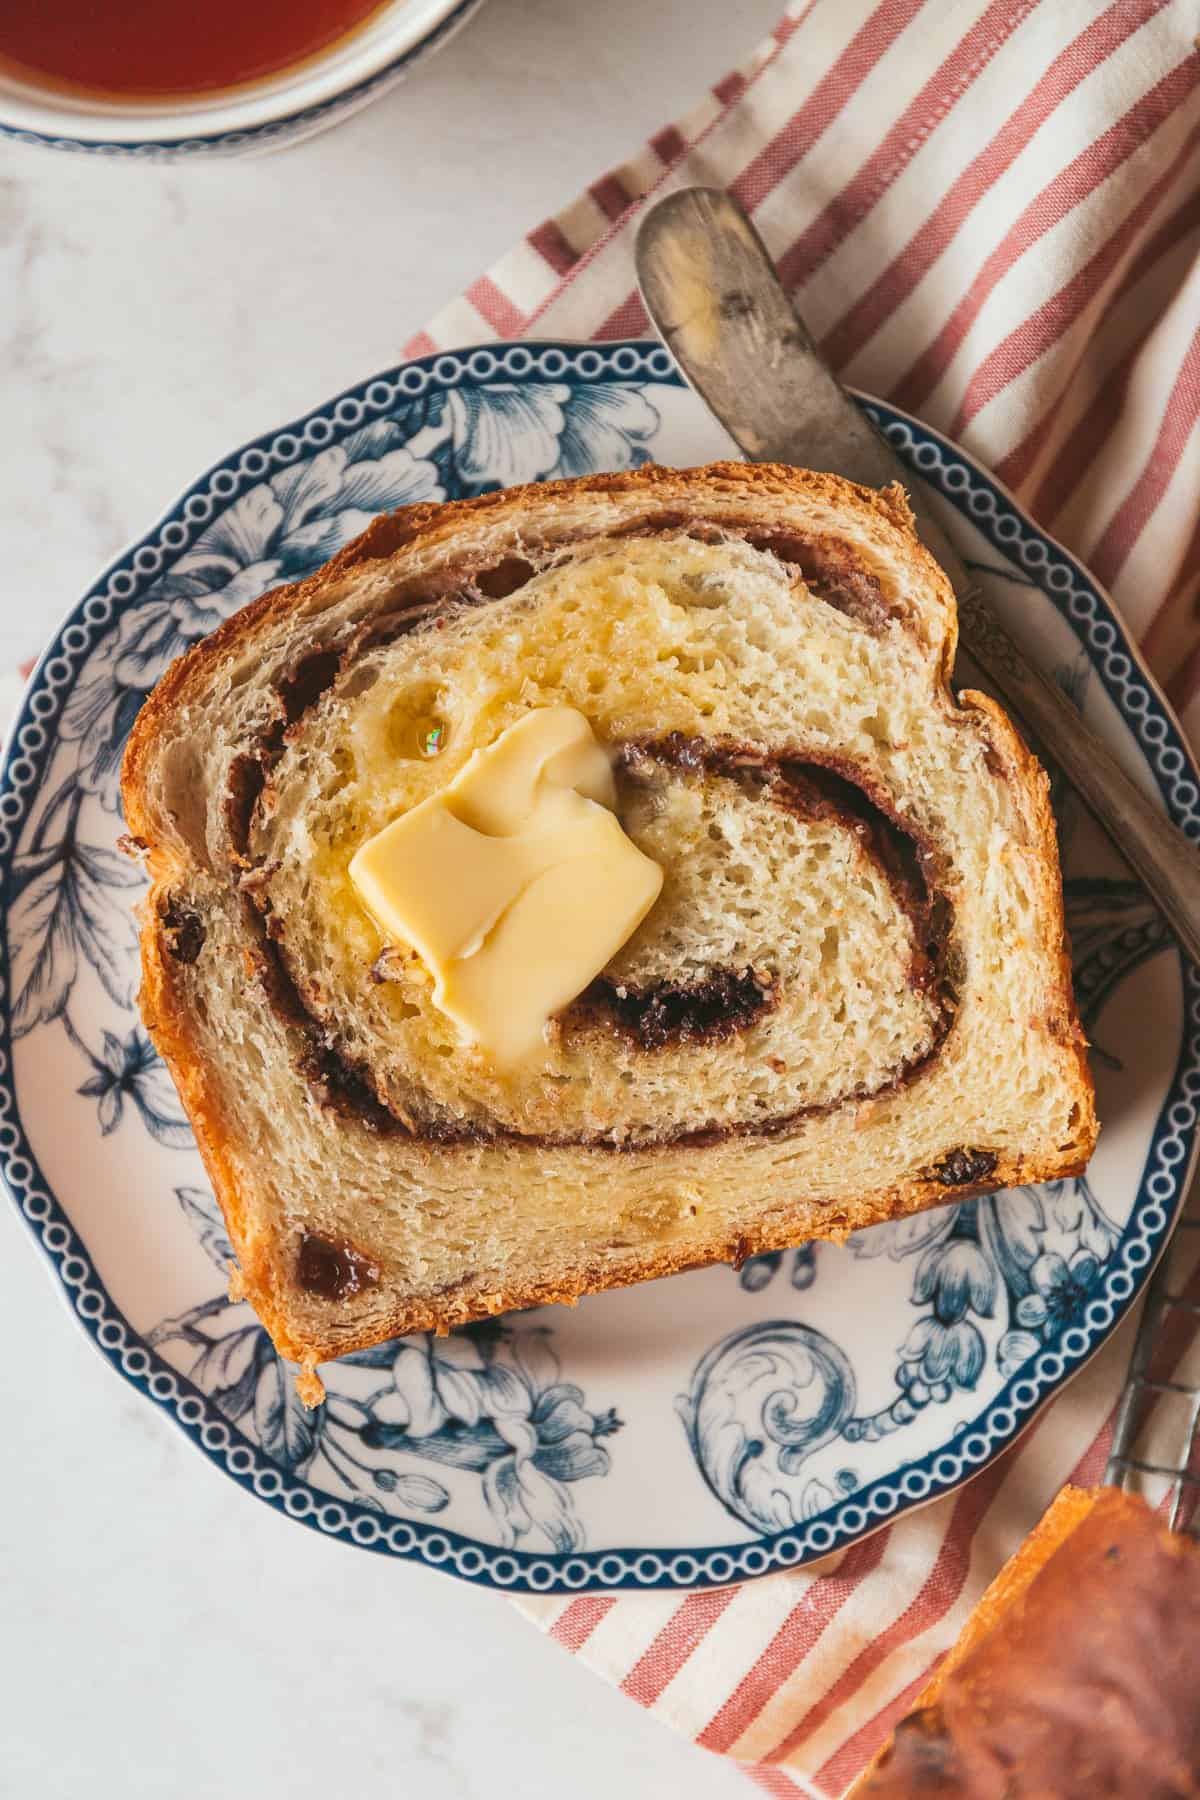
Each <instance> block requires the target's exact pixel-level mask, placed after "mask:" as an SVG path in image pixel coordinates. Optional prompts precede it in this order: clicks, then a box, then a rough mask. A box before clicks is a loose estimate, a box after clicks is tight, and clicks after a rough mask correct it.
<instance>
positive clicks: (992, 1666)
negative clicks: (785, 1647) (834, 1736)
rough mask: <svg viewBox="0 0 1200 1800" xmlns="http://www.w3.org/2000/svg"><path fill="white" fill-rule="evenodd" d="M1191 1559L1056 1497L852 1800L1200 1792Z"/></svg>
mask: <svg viewBox="0 0 1200 1800" xmlns="http://www.w3.org/2000/svg"><path fill="white" fill-rule="evenodd" d="M1198 1616H1200V1548H1197V1545H1196V1544H1195V1542H1194V1541H1193V1540H1192V1539H1191V1538H1188V1537H1183V1536H1178V1535H1176V1534H1175V1533H1173V1532H1170V1531H1168V1530H1167V1528H1166V1526H1165V1525H1164V1524H1163V1522H1162V1521H1161V1520H1160V1519H1158V1518H1156V1517H1155V1514H1154V1513H1153V1511H1152V1510H1151V1508H1150V1507H1149V1506H1148V1505H1147V1504H1146V1502H1145V1501H1144V1500H1142V1499H1140V1498H1138V1496H1136V1495H1134V1494H1124V1493H1121V1492H1120V1491H1119V1490H1118V1489H1116V1488H1095V1489H1092V1490H1091V1491H1084V1490H1082V1489H1080V1488H1070V1487H1068V1488H1064V1489H1063V1491H1062V1493H1061V1494H1059V1496H1058V1498H1057V1499H1056V1500H1055V1502H1054V1504H1053V1506H1051V1508H1050V1510H1049V1512H1048V1513H1047V1514H1046V1516H1045V1518H1044V1519H1043V1520H1042V1521H1041V1523H1040V1524H1039V1525H1038V1526H1037V1527H1036V1529H1035V1530H1034V1531H1033V1532H1032V1533H1031V1534H1030V1536H1029V1537H1028V1538H1027V1539H1026V1541H1025V1543H1024V1544H1022V1546H1021V1548H1020V1550H1018V1552H1017V1553H1016V1555H1015V1556H1014V1557H1013V1558H1012V1559H1011V1560H1010V1561H1009V1562H1008V1563H1006V1564H1005V1566H1004V1568H1003V1569H1002V1570H1001V1571H1000V1574H999V1575H998V1576H997V1577H996V1579H995V1581H994V1582H993V1583H992V1585H991V1587H989V1588H988V1590H987V1592H986V1593H985V1594H984V1596H983V1599H982V1600H981V1601H980V1602H979V1605H978V1606H977V1607H976V1608H975V1611H974V1612H973V1613H972V1614H971V1617H970V1618H969V1619H968V1620H967V1623H966V1625H965V1626H964V1627H963V1630H962V1633H961V1635H960V1637H959V1639H958V1642H957V1643H956V1644H955V1645H954V1647H953V1649H952V1650H951V1651H950V1653H949V1655H948V1656H947V1657H946V1659H945V1661H944V1662H943V1663H942V1664H941V1665H940V1667H939V1668H938V1671H937V1673H936V1675H935V1676H934V1678H933V1680H932V1681H931V1682H930V1683H929V1686H928V1687H927V1688H926V1689H925V1691H924V1692H923V1693H922V1694H921V1695H920V1697H919V1699H918V1700H917V1703H916V1706H915V1708H914V1710H913V1711H912V1712H911V1713H910V1714H909V1715H908V1717H907V1718H906V1719H904V1720H902V1722H901V1723H900V1724H899V1725H898V1726H897V1727H896V1731H895V1733H894V1734H893V1736H892V1737H891V1738H890V1739H889V1740H888V1742H887V1744H885V1746H884V1748H883V1749H882V1751H881V1752H880V1754H879V1756H878V1757H877V1758H876V1759H875V1761H874V1762H873V1763H872V1765H871V1767H870V1768H869V1769H868V1770H867V1772H866V1774H865V1775H864V1776H863V1777H862V1778H861V1780H860V1781H859V1782H858V1783H857V1784H856V1785H855V1787H854V1788H853V1789H852V1790H851V1795H849V1796H847V1800H920V1797H921V1796H923V1795H928V1796H929V1800H935V1796H937V1797H939V1800H1049V1797H1050V1796H1053V1797H1054V1800H1098V1797H1099V1796H1101V1795H1124V1796H1128V1797H1129V1800H1133V1797H1134V1796H1137V1800H1185V1796H1195V1795H1197V1794H1200V1633H1198V1632H1197V1629H1196V1620H1197V1617H1198Z"/></svg>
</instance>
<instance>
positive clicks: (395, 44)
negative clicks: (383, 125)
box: [0, 0, 482, 159]
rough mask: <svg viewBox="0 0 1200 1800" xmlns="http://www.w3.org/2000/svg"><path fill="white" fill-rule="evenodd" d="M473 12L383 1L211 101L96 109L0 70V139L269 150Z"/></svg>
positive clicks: (356, 96) (344, 106) (397, 72)
mask: <svg viewBox="0 0 1200 1800" xmlns="http://www.w3.org/2000/svg"><path fill="white" fill-rule="evenodd" d="M253 4H254V0H247V5H253ZM480 4H482V0H391V4H390V5H384V6H382V7H380V9H379V11H378V12H376V13H374V14H373V15H372V16H371V17H370V18H369V19H368V20H367V21H366V23H365V24H363V25H360V26H359V27H358V28H357V29H356V30H354V31H352V32H351V33H350V34H349V35H348V36H347V37H344V38H342V39H341V40H340V41H339V42H336V43H333V44H331V45H330V46H329V48H328V49H327V50H323V51H320V52H318V54H317V55H316V56H312V57H309V58H308V59H307V60H306V61H305V62H303V63H301V64H299V65H297V66H295V67H293V68H291V69H282V70H280V71H278V72H277V73H276V74H274V75H266V76H263V78H262V79H261V80H259V81H255V82H251V83H248V84H247V85H246V86H244V87H238V88H236V89H230V90H228V91H226V92H224V93H219V94H207V95H205V94H198V95H196V96H194V97H188V96H186V95H173V96H171V97H170V98H169V99H164V100H143V101H137V100H127V99H121V98H117V99H113V100H102V99H99V98H96V97H93V96H91V95H87V94H71V93H68V92H65V91H62V92H60V91H57V90H55V89H53V88H51V87H48V86H47V87H39V86H38V85H37V84H36V83H35V82H33V81H25V80H20V79H18V78H17V77H16V76H13V75H9V74H6V73H5V72H4V71H3V70H2V69H0V137H4V138H9V139H15V140H16V141H18V142H21V143H31V144H41V145H47V146H49V147H50V148H53V149H60V150H80V151H91V152H92V153H93V154H96V155H102V156H130V155H132V156H137V157H140V158H145V157H149V158H166V159H169V158H173V157H184V156H188V157H190V156H197V155H223V156H230V155H236V154H238V153H240V152H247V151H252V150H268V149H273V148H275V147H276V146H277V145H281V144H285V143H292V142H294V141H295V140H296V139H297V138H301V137H309V136H311V134H312V133H313V132H315V131H321V130H323V129H324V128H325V127H326V126H327V125H332V124H333V123H335V121H337V120H338V119H343V118H345V116H346V115H347V113H350V112H353V111H355V110H356V109H357V108H358V107H360V106H365V105H366V103H367V101H369V100H373V99H374V98H375V97H376V96H377V95H379V94H381V93H383V92H384V91H385V89H387V88H390V87H392V86H394V85H395V84H396V82H398V81H400V80H402V79H403V77H404V75H405V74H406V73H407V71H408V70H409V69H410V68H411V67H412V66H413V64H414V63H415V62H417V61H419V60H420V59H421V58H422V57H423V56H426V55H428V54H429V52H430V51H432V50H434V49H436V48H437V47H438V45H440V44H443V43H444V42H445V41H446V39H447V38H448V37H450V36H451V34H452V33H453V32H454V31H455V30H457V28H458V26H460V25H462V24H464V23H465V21H466V20H467V18H468V17H469V16H470V14H471V13H473V12H474V11H475V9H476V7H478V6H479V5H480Z"/></svg>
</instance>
